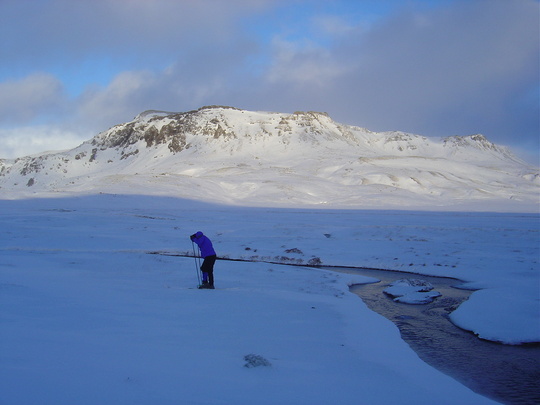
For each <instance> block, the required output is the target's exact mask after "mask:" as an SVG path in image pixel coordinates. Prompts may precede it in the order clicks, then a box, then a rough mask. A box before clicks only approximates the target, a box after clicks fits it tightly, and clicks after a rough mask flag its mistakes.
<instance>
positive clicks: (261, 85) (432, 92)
mask: <svg viewBox="0 0 540 405" xmlns="http://www.w3.org/2000/svg"><path fill="white" fill-rule="evenodd" d="M539 15H540V10H539V2H538V1H537V0H432V1H427V0H424V1H420V0H416V1H415V0H410V1H409V0H386V1H385V0H382V1H381V0H378V1H375V0H365V1H363V0H356V1H355V0H197V1H195V0H176V1H174V0H77V1H73V0H1V1H0V35H2V38H3V39H4V40H3V41H1V43H0V60H1V61H2V63H0V157H1V158H13V157H17V156H22V155H27V154H32V153H38V152H41V151H44V150H51V149H64V148H70V147H74V146H76V145H78V144H79V143H81V142H82V141H84V140H87V139H89V138H91V137H92V136H94V135H96V134H97V133H99V132H100V131H103V130H106V129H107V128H109V127H111V126H112V125H115V124H118V123H121V122H125V121H129V120H131V119H132V118H133V117H134V116H135V115H137V114H138V113H140V112H142V111H144V110H148V109H159V110H167V111H188V110H192V109H196V108H199V107H201V106H203V105H211V104H222V105H231V106H235V107H238V108H244V109H248V110H265V111H277V112H284V113H288V112H294V111H298V110H303V111H308V110H312V111H324V112H328V113H329V114H330V116H331V117H332V118H334V119H335V120H336V121H338V122H342V123H346V124H354V125H358V126H362V127H365V128H368V129H370V130H373V131H387V130H401V131H405V132H411V133H415V134H420V135H424V136H449V135H471V134H475V133H482V134H484V135H485V136H486V137H487V138H488V139H490V140H491V141H492V142H495V143H498V144H503V145H508V146H510V147H511V148H512V149H513V150H514V151H515V152H516V153H518V154H519V155H520V156H521V157H524V158H527V159H528V160H529V161H531V162H534V163H536V164H538V153H539V152H538V151H539V149H540V139H539V138H540V134H539V132H540V129H539V125H540V119H539V110H540V105H539V93H540V79H539V75H540V73H539V72H540V66H539V64H540V62H539V61H540V54H539V49H540V44H539V41H540V40H539V25H540V23H539V18H540V17H539Z"/></svg>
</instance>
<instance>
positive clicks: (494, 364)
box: [331, 268, 540, 404]
mask: <svg viewBox="0 0 540 405" xmlns="http://www.w3.org/2000/svg"><path fill="white" fill-rule="evenodd" d="M331 269H332V270H337V271H343V272H347V273H352V274H360V275H364V276H369V277H373V278H376V279H379V280H381V281H380V282H378V283H373V284H362V285H356V286H353V287H351V291H352V292H354V293H355V294H357V295H358V296H359V297H360V298H361V299H362V300H363V301H364V302H365V303H366V305H368V307H369V308H370V309H371V310H373V311H375V312H377V313H379V314H381V315H383V316H385V317H386V318H388V319H389V320H391V321H392V322H394V323H395V324H396V325H397V326H398V328H399V330H400V332H401V336H402V338H403V340H405V341H406V342H407V343H408V344H409V345H410V346H411V348H412V349H413V350H414V351H415V352H416V353H417V354H418V356H419V357H420V358H421V359H422V360H424V361H425V362H426V363H428V364H430V365H432V366H433V367H435V368H437V369H439V370H441V371H442V372H444V373H446V374H447V375H450V376H451V377H453V378H454V379H456V380H458V381H460V382H461V383H462V384H464V385H466V386H467V387H469V388H471V389H472V390H473V391H475V392H477V393H480V394H482V395H484V396H486V397H489V398H491V399H494V400H496V401H499V402H501V403H505V404H538V403H540V367H539V365H540V345H539V344H530V345H521V346H511V345H504V344H499V343H494V342H490V341H486V340H482V339H479V338H477V337H476V336H475V335H474V334H472V333H470V332H468V331H465V330H462V329H460V328H458V327H456V326H455V325H454V324H452V323H451V322H450V320H449V317H448V315H449V314H450V313H451V312H452V311H453V310H455V309H456V308H457V307H458V306H459V304H461V303H462V302H463V301H465V300H467V299H468V297H469V295H470V294H471V291H467V290H462V289H459V288H456V286H457V287H459V284H460V281H459V280H456V279H452V278H442V277H429V276H423V275H413V274H410V273H404V272H395V271H384V270H368V269H356V268H354V269H353V268H331ZM412 278H414V279H422V280H426V281H428V282H430V283H431V284H433V286H434V291H438V292H440V293H441V296H440V297H439V298H436V299H435V300H434V301H433V302H432V303H429V304H422V305H411V304H402V303H397V302H394V301H393V300H392V298H390V297H389V296H388V295H386V294H384V293H383V290H384V289H385V288H387V287H388V285H389V284H390V283H392V282H394V281H396V280H400V279H412Z"/></svg>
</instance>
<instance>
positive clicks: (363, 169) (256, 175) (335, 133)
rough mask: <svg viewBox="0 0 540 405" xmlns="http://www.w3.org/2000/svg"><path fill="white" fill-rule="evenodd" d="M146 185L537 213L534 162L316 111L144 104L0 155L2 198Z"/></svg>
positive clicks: (278, 201) (229, 194)
mask: <svg viewBox="0 0 540 405" xmlns="http://www.w3.org/2000/svg"><path fill="white" fill-rule="evenodd" d="M140 185H145V189H146V190H147V191H148V189H149V188H150V189H151V190H152V193H154V194H159V195H169V196H175V197H183V198H189V199H196V200H205V201H211V202H222V203H232V204H239V205H273V206H275V205H284V206H293V205H296V206H306V205H328V206H332V207H357V208H359V207H363V208H373V207H377V208H380V207H389V208H422V209H464V208H465V209H473V210H503V211H531V210H532V211H535V210H536V209H537V204H538V196H539V191H540V175H539V170H538V168H536V167H531V166H530V165H527V164H526V163H524V162H522V161H520V160H519V159H517V158H516V157H515V156H513V155H512V153H511V152H510V151H509V150H508V149H507V148H505V147H501V146H498V145H495V144H493V143H491V142H489V141H488V140H487V139H486V138H485V137H484V136H482V135H472V136H464V137H463V136H453V137H448V138H427V137H422V136H419V135H412V134H407V133H403V132H385V133H374V132H371V131H369V130H367V129H363V128H360V127H354V126H347V125H342V124H339V123H336V122H334V121H333V120H332V119H331V118H330V117H329V116H328V115H326V114H324V113H316V112H296V113H294V114H282V113H269V112H251V111H245V110H239V109H236V108H231V107H217V106H211V107H203V108H201V109H199V110H196V111H190V112H186V113H166V112H158V111H147V112H144V113H142V114H139V115H138V116H137V117H136V118H135V119H134V120H133V121H131V122H128V123H125V124H121V125H117V126H115V127H113V128H111V129H109V130H108V131H105V132H103V133H101V134H99V135H97V136H96V137H94V138H93V139H91V140H89V141H87V142H85V143H83V144H82V145H80V146H79V147H77V148H75V149H72V150H69V151H64V152H59V153H49V154H43V155H39V156H30V157H23V158H19V159H15V160H0V187H1V190H2V194H4V195H5V196H8V197H9V198H17V197H19V196H24V195H28V194H35V193H40V194H43V193H57V192H89V193H95V192H104V193H136V192H137V186H140Z"/></svg>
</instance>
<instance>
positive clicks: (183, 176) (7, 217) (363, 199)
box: [0, 107, 540, 405]
mask: <svg viewBox="0 0 540 405" xmlns="http://www.w3.org/2000/svg"><path fill="white" fill-rule="evenodd" d="M538 172H539V171H538V168H536V167H532V166H530V165H528V164H526V163H524V162H522V161H520V160H519V159H517V158H516V157H515V156H513V155H512V153H511V152H510V151H509V150H508V149H506V148H504V147H501V146H498V145H495V144H492V143H490V142H489V141H488V140H487V139H486V138H485V137H483V136H481V135H473V136H464V137H461V136H454V137H449V138H444V139H436V138H427V137H422V136H418V135H412V134H406V133H402V132H391V133H374V132H370V131H368V130H366V129H362V128H359V127H352V126H346V125H341V124H338V123H336V122H334V121H332V120H331V119H330V118H329V117H328V116H327V115H325V114H322V113H313V112H307V113H294V114H279V113H267V112H250V111H244V110H238V109H235V108H228V107H204V108H201V109H199V110H197V111H191V112H187V113H166V112H158V111H148V112H145V113H142V114H140V115H139V116H137V117H136V118H135V119H134V120H133V121H132V122H129V123H126V124H121V125H117V126H115V127H113V128H111V129H109V130H108V131H105V132H103V133H101V134H99V135H97V136H96V137H94V138H93V139H91V140H89V141H87V142H85V143H83V144H82V145H80V146H79V147H77V148H75V149H73V150H69V151H63V152H50V153H44V154H41V155H37V156H27V157H21V158H19V159H14V160H8V159H4V160H0V223H1V226H2V232H1V233H0V252H1V255H0V365H1V367H0V404H2V405H3V404H9V405H33V404H36V405H37V404H39V405H48V404H51V405H53V404H54V405H62V404H66V405H67V404H77V405H79V404H80V405H86V404H88V405H90V404H92V405H94V404H115V405H116V404H188V405H190V404H239V405H243V404H254V403H257V404H291V405H292V404H306V405H307V404H310V405H319V404H320V405H326V404H347V405H348V404H351V405H352V404H354V405H358V404H360V405H363V404H365V405H371V404H405V405H407V404H410V405H422V404H431V403H438V404H448V405H454V404H475V405H476V404H491V403H497V402H496V401H499V400H500V399H498V398H487V397H485V396H483V395H481V394H479V393H477V392H474V391H473V390H471V388H469V387H468V386H466V385H464V384H463V383H462V382H459V381H458V380H457V379H455V378H453V377H452V376H449V375H446V374H444V373H443V372H441V371H439V370H437V369H435V368H433V367H432V366H430V365H428V364H427V363H425V362H424V361H423V360H421V359H420V357H419V356H418V355H417V354H416V353H415V352H414V351H413V350H412V349H411V347H410V346H409V345H407V344H406V343H405V342H404V341H403V340H402V339H401V336H400V332H399V330H398V328H397V327H396V326H395V325H394V324H393V323H392V322H391V321H389V320H387V319H386V318H384V317H382V316H381V315H379V314H377V313H375V312H373V311H371V310H370V309H369V308H368V307H367V305H366V304H365V303H364V302H363V301H362V300H361V299H360V298H359V297H358V296H356V295H355V294H353V293H352V292H350V290H349V287H350V286H351V285H354V284H366V283H373V282H377V281H378V280H376V279H374V278H373V277H368V276H361V275H356V274H346V273H340V272H336V271H331V270H326V269H323V268H321V267H317V266H315V267H314V266H313V265H318V266H321V265H322V266H348V267H357V268H360V267H366V268H378V269H387V270H390V271H391V270H400V271H405V272H409V273H411V277H410V279H413V280H420V279H421V278H422V275H425V276H427V275H429V276H445V277H452V278H455V279H456V283H457V284H459V285H460V286H461V287H462V288H465V289H469V290H471V291H472V294H471V295H470V298H469V299H468V300H467V301H465V302H463V303H462V304H461V305H460V306H459V307H458V308H457V309H456V310H455V311H453V312H452V313H451V314H450V315H449V320H450V321H451V322H452V323H453V324H455V325H456V328H457V327H459V328H461V329H464V330H467V331H470V332H471V333H472V334H474V335H477V336H478V339H483V340H488V341H492V342H493V343H491V342H490V344H493V345H494V350H497V347H498V346H500V345H512V346H518V345H520V346H524V347H527V346H528V345H531V347H532V346H534V347H532V348H533V349H537V346H538V342H540V289H539V285H540V265H539V262H540V215H539V212H538V198H539V188H540V185H539V174H538ZM198 230H201V231H203V232H204V233H205V234H206V235H208V236H209V237H210V239H211V240H212V241H213V243H214V247H215V248H216V251H217V253H218V256H219V258H220V259H221V260H218V261H217V262H216V268H215V278H216V290H198V289H196V288H194V287H196V285H197V282H198V277H197V264H196V261H195V260H194V258H193V254H194V249H193V245H192V243H191V241H190V240H189V235H190V234H192V233H194V232H195V231H198ZM413 284H419V283H417V282H414V283H413ZM388 287H389V288H392V287H391V286H388ZM413 287H415V288H416V287H418V286H417V285H414V286H413ZM427 287H428V288H425V289H424V290H427V289H429V288H431V286H427ZM395 288H397V289H398V290H399V291H397V294H396V295H401V294H403V292H404V289H408V286H407V285H403V282H402V283H400V285H394V289H395ZM390 291H392V290H390ZM435 291H436V290H431V291H430V292H426V291H424V292H425V293H428V294H432V295H435V294H434V292H435ZM394 292H396V291H394ZM405 292H407V291H405ZM431 298H433V299H435V300H439V299H442V298H444V297H435V296H433V297H431ZM388 299H389V300H391V298H388ZM396 305H408V304H399V303H396ZM533 361H534V359H533ZM538 369H540V365H539V367H538ZM486 372H489V370H486ZM529 377H530V376H529ZM515 398H517V400H516V402H515V403H524V402H523V401H522V402H520V401H519V398H520V393H519V392H516V393H515ZM508 403H512V401H508Z"/></svg>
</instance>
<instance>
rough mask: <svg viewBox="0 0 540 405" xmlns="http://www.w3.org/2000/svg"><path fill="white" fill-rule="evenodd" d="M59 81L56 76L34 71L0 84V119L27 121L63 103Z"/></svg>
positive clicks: (62, 91) (61, 87) (5, 120)
mask: <svg viewBox="0 0 540 405" xmlns="http://www.w3.org/2000/svg"><path fill="white" fill-rule="evenodd" d="M64 101H65V95H64V89H63V86H62V83H61V82H60V80H58V79H57V78H56V77H54V76H52V75H49V74H45V73H35V74H32V75H30V76H27V77H24V78H22V79H20V80H11V81H5V82H3V83H0V121H3V122H15V123H20V122H28V121H31V120H33V119H35V118H37V117H39V116H40V115H43V114H46V113H49V112H52V111H54V110H56V109H58V108H59V107H60V108H61V106H62V105H63V104H64Z"/></svg>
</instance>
